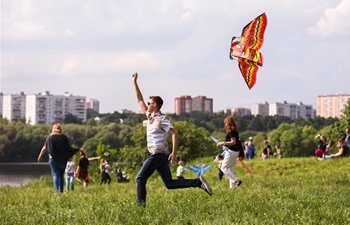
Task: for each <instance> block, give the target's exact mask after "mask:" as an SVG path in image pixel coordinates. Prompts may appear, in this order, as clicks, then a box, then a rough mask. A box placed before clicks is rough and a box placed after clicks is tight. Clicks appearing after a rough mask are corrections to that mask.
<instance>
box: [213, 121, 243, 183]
mask: <svg viewBox="0 0 350 225" xmlns="http://www.w3.org/2000/svg"><path fill="white" fill-rule="evenodd" d="M224 123H225V127H226V138H225V141H223V142H218V146H223V147H227V148H228V150H227V151H224V160H223V162H222V165H221V171H222V172H223V173H224V174H225V175H226V176H227V177H228V178H229V180H230V189H232V188H234V187H238V186H239V185H241V184H242V181H241V180H239V179H238V178H237V177H236V174H235V167H236V160H237V158H238V157H239V151H240V150H242V144H241V141H239V133H238V132H239V131H238V126H237V124H236V121H235V120H234V119H233V117H232V116H227V117H226V118H225V120H224Z"/></svg>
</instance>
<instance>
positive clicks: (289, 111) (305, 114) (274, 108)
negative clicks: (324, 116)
mask: <svg viewBox="0 0 350 225" xmlns="http://www.w3.org/2000/svg"><path fill="white" fill-rule="evenodd" d="M269 115H270V116H274V115H279V116H287V117H290V118H292V119H296V118H298V117H301V118H303V119H309V118H314V114H313V109H312V105H304V104H303V103H302V102H298V103H287V102H286V101H283V102H276V103H270V104H269Z"/></svg>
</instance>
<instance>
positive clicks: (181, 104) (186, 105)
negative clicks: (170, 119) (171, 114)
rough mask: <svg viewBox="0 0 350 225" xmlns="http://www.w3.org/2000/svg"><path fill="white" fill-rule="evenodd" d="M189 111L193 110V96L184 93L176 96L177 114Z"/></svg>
mask: <svg viewBox="0 0 350 225" xmlns="http://www.w3.org/2000/svg"><path fill="white" fill-rule="evenodd" d="M189 112H192V97H191V96H189V95H183V96H180V97H178V98H175V113H176V115H180V114H181V113H189Z"/></svg>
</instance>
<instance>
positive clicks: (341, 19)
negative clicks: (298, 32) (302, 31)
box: [307, 0, 350, 36]
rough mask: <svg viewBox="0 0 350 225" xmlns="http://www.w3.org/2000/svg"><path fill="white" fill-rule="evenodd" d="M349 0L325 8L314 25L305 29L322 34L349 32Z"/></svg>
mask: <svg viewBox="0 0 350 225" xmlns="http://www.w3.org/2000/svg"><path fill="white" fill-rule="evenodd" d="M349 21H350V0H342V1H341V2H340V3H339V5H338V6H336V7H335V8H327V9H325V11H324V15H323V16H322V17H321V18H320V19H319V20H318V22H317V24H316V26H313V27H309V28H308V29H307V31H308V32H310V33H316V34H321V35H323V36H330V35H337V34H343V35H347V34H350V23H349Z"/></svg>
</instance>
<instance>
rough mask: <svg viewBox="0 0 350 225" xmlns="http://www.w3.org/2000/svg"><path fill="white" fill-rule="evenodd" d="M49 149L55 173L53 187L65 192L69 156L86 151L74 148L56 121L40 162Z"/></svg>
mask: <svg viewBox="0 0 350 225" xmlns="http://www.w3.org/2000/svg"><path fill="white" fill-rule="evenodd" d="M46 151H48V153H49V165H50V168H51V171H52V175H53V187H54V190H55V192H58V191H60V192H61V193H62V192H63V182H64V172H65V168H66V164H67V161H68V159H69V158H71V157H72V156H73V155H74V154H75V153H77V152H78V151H80V152H83V153H84V154H85V151H84V150H82V149H78V148H73V147H72V146H71V145H70V144H69V140H68V137H67V136H66V135H64V134H62V126H61V124H59V123H56V124H54V125H53V127H52V132H51V134H50V135H49V136H48V137H47V138H46V141H45V144H44V146H43V147H42V149H41V151H40V154H39V156H38V162H40V161H41V158H42V156H43V154H44V153H45V152H46Z"/></svg>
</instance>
